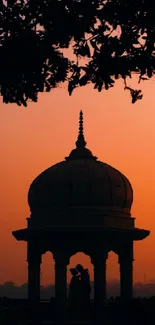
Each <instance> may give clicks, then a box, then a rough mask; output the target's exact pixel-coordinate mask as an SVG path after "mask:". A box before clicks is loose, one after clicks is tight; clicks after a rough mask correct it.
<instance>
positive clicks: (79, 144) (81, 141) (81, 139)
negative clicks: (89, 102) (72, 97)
mask: <svg viewBox="0 0 155 325" xmlns="http://www.w3.org/2000/svg"><path fill="white" fill-rule="evenodd" d="M86 144H87V143H86V141H85V138H84V134H83V112H82V111H80V116H79V134H78V139H77V141H76V147H77V148H85V146H86Z"/></svg>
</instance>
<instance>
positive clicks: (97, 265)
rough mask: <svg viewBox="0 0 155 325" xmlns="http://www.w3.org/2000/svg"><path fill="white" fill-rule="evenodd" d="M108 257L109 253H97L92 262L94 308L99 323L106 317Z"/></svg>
mask: <svg viewBox="0 0 155 325" xmlns="http://www.w3.org/2000/svg"><path fill="white" fill-rule="evenodd" d="M106 259H107V253H106V252H103V251H102V252H101V253H100V254H99V253H97V254H96V255H95V256H94V258H93V260H92V263H93V264H94V308H95V319H96V323H97V324H101V323H102V322H103V319H104V311H103V308H104V303H105V300H106Z"/></svg>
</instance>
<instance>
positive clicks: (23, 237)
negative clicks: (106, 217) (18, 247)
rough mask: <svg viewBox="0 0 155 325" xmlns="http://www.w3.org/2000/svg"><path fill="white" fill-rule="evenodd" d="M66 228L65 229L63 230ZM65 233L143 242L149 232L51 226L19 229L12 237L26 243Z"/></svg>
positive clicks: (133, 229)
mask: <svg viewBox="0 0 155 325" xmlns="http://www.w3.org/2000/svg"><path fill="white" fill-rule="evenodd" d="M65 228H66V229H65ZM64 230H65V231H67V232H71V231H74V232H77V231H78V232H79V231H80V232H81V233H83V232H85V231H87V233H94V232H96V231H97V232H98V233H100V234H101V233H102V232H104V233H107V234H109V235H116V236H117V235H119V236H120V235H121V234H122V235H125V236H128V238H130V239H132V240H134V241H137V240H143V239H145V238H146V237H148V236H149V234H150V231H149V230H146V229H139V228H132V229H125V228H116V227H109V228H105V227H101V226H90V227H89V226H85V227H84V226H82V227H80V226H76V228H75V226H72V225H70V226H65V225H64V226H61V227H60V226H52V227H48V228H44V229H28V228H25V229H19V230H16V231H13V232H12V234H13V236H14V237H15V238H16V239H17V240H19V241H28V240H29V239H30V238H36V237H38V236H40V235H41V236H43V235H44V234H46V236H47V235H48V233H50V234H51V232H54V233H58V232H59V233H61V234H62V232H64Z"/></svg>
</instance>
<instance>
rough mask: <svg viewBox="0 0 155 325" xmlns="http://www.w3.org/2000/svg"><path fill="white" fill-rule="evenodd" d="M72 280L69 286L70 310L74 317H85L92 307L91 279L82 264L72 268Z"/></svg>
mask: <svg viewBox="0 0 155 325" xmlns="http://www.w3.org/2000/svg"><path fill="white" fill-rule="evenodd" d="M70 272H71V274H72V278H71V281H70V286H69V296H68V298H69V310H70V313H71V314H72V315H73V316H75V317H76V316H78V315H80V316H82V317H83V316H85V315H87V314H88V312H89V306H90V292H91V286H90V277H89V272H88V270H87V269H84V268H83V266H82V265H81V264H78V265H77V266H76V267H75V268H71V269H70Z"/></svg>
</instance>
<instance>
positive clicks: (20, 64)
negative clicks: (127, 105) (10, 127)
mask: <svg viewBox="0 0 155 325" xmlns="http://www.w3.org/2000/svg"><path fill="white" fill-rule="evenodd" d="M154 12H155V3H154V1H152V0H136V1H135V0H42V1H37V0H18V1H17V0H2V1H1V2H0V95H1V96H2V98H3V102H4V103H17V104H18V105H24V106H27V103H28V101H29V100H31V101H34V102H37V100H38V93H39V92H44V91H45V92H49V91H51V89H54V88H56V87H58V86H59V84H60V83H64V82H65V83H66V84H67V87H68V92H69V94H70V95H71V94H72V92H73V90H74V89H75V88H77V87H79V86H80V87H82V86H86V85H87V84H89V83H92V84H93V86H94V88H95V89H97V90H98V91H99V92H100V91H102V89H105V90H108V89H109V88H111V87H113V86H114V85H115V81H116V80H117V79H118V78H121V79H122V80H123V82H124V89H128V90H129V92H130V94H131V97H132V103H135V102H136V101H137V100H138V99H142V93H141V90H140V89H133V88H131V87H129V86H128V78H131V77H132V76H133V74H137V75H138V76H139V82H140V81H142V80H147V79H149V78H151V77H153V76H154V73H155V19H154ZM65 49H70V55H69V56H68V55H67V54H65V53H66V52H65V51H64V50H65Z"/></svg>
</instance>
